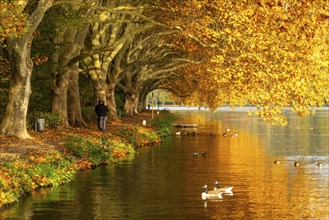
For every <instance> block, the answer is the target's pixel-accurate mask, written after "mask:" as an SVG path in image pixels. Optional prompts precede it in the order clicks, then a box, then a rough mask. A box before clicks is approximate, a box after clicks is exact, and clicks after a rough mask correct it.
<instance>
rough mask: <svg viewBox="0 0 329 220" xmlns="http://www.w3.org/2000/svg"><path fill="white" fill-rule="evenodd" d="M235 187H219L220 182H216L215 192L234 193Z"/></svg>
mask: <svg viewBox="0 0 329 220" xmlns="http://www.w3.org/2000/svg"><path fill="white" fill-rule="evenodd" d="M232 189H233V186H225V187H220V186H219V181H218V180H216V181H215V187H214V191H215V192H225V193H232Z"/></svg>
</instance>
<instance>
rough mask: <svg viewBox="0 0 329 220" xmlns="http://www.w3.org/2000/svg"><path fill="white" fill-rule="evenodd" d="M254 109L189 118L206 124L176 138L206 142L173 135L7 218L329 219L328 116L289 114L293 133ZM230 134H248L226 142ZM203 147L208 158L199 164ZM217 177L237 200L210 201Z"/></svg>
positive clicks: (30, 199) (46, 192) (185, 119)
mask: <svg viewBox="0 0 329 220" xmlns="http://www.w3.org/2000/svg"><path fill="white" fill-rule="evenodd" d="M244 110H245V109H244ZM244 110H241V111H239V110H238V111H230V110H225V111H224V110H220V111H217V112H215V113H210V112H208V111H179V112H178V114H180V115H181V119H180V121H179V123H197V124H198V125H199V127H198V128H197V129H193V128H185V129H183V128H182V129H176V131H179V130H180V131H181V132H182V133H189V134H191V133H192V132H195V133H196V136H193V135H180V136H176V135H173V136H172V137H169V138H166V139H164V140H163V142H162V144H161V145H159V146H152V147H148V148H144V149H140V150H138V151H137V152H136V154H134V155H130V156H129V157H127V158H125V160H122V161H119V162H118V163H116V164H113V165H109V166H106V167H100V168H97V169H95V170H90V171H86V172H81V173H79V174H78V175H77V177H76V179H75V181H73V182H72V183H70V184H67V185H65V186H61V187H57V188H50V189H41V190H38V191H37V192H35V193H33V194H32V195H31V196H27V197H26V198H24V199H22V200H21V202H19V203H18V204H16V205H14V206H13V207H11V208H9V209H7V210H4V211H3V212H1V213H0V219H40V220H41V219H47V220H52V219H56V220H59V219H72V220H73V219H82V220H84V219H86V220H91V219H118V220H125V219H132V220H157V219H161V220H162V219H163V220H176V219H177V220H185V219H191V220H202V219H275V220H277V219H288V220H292V219H321V220H322V219H329V197H328V194H329V189H328V187H329V166H328V164H329V112H328V109H326V110H322V111H318V112H317V113H316V115H315V116H307V117H304V118H300V117H298V116H296V115H295V114H293V113H287V117H288V119H289V125H288V126H287V127H278V126H270V125H267V124H266V123H265V122H264V121H263V120H262V119H260V118H257V117H255V116H253V117H252V116H248V114H247V113H246V112H245V111H244ZM226 128H230V129H231V133H232V132H234V131H237V133H238V136H237V137H236V138H233V137H230V136H227V137H224V136H223V135H222V133H223V132H224V131H225V129H226ZM211 133H213V134H216V137H214V135H213V136H211V135H210V134H211ZM197 150H199V151H200V152H201V153H203V152H206V153H207V155H206V157H202V156H201V155H200V156H199V157H195V156H194V155H193V152H195V151H197ZM275 160H280V162H281V163H280V164H275V163H274V161H275ZM295 161H298V162H299V163H300V166H299V167H295V166H294V162H295ZM318 161H321V162H323V163H324V166H323V167H318V166H317V163H318ZM215 180H219V181H220V183H221V185H224V186H230V185H232V186H233V187H234V188H233V193H232V194H223V195H222V198H216V199H208V200H202V198H201V193H202V190H203V189H202V186H203V185H204V184H208V185H209V187H210V188H212V187H213V186H214V182H215Z"/></svg>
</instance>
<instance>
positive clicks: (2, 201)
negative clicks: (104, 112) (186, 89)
mask: <svg viewBox="0 0 329 220" xmlns="http://www.w3.org/2000/svg"><path fill="white" fill-rule="evenodd" d="M164 112H165V111H164ZM169 114H171V113H169ZM155 117H156V118H155V119H153V120H152V114H151V111H144V112H142V113H140V114H139V115H136V116H135V117H123V118H121V121H111V122H108V123H107V126H106V128H107V130H106V131H105V132H103V131H98V129H97V125H96V124H93V125H91V126H90V128H67V129H63V128H58V129H54V130H49V129H46V130H45V131H43V132H35V131H32V130H31V131H30V130H29V133H30V134H31V136H32V137H33V138H32V139H18V138H15V137H5V136H3V135H0V212H1V211H2V210H4V209H6V208H7V207H10V206H11V205H12V204H14V203H16V202H19V200H20V198H21V197H23V196H25V195H28V194H30V193H31V192H33V191H34V190H36V189H38V188H42V187H56V186H59V185H63V184H66V183H68V182H70V181H71V180H72V179H73V178H74V176H75V175H76V173H77V172H81V171H83V170H89V169H94V168H96V167H98V166H101V165H108V164H113V163H115V161H116V159H118V158H123V157H124V156H126V155H128V154H133V153H134V152H135V150H136V149H138V148H142V147H147V146H151V145H154V144H159V143H160V142H161V134H160V133H159V129H158V128H157V127H156V126H155V124H154V121H155V120H167V119H166V114H163V113H160V114H159V115H158V114H155ZM163 117H164V118H163ZM144 120H145V121H146V125H143V121H144ZM167 121H168V120H167Z"/></svg>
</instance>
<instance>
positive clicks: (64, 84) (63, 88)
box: [51, 73, 69, 127]
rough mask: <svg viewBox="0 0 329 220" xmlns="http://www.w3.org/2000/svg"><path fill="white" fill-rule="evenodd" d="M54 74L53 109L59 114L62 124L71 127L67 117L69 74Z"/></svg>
mask: <svg viewBox="0 0 329 220" xmlns="http://www.w3.org/2000/svg"><path fill="white" fill-rule="evenodd" d="M54 75H55V76H54V77H53V83H52V102H51V111H52V112H53V113H58V114H59V118H60V120H61V125H62V126H65V127H69V123H68V117H67V90H68V84H69V83H68V74H58V73H54Z"/></svg>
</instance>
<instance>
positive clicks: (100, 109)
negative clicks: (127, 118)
mask: <svg viewBox="0 0 329 220" xmlns="http://www.w3.org/2000/svg"><path fill="white" fill-rule="evenodd" d="M98 112H99V114H98V116H107V113H108V112H109V110H108V108H107V107H106V105H104V104H100V105H99V106H98ZM96 114H97V112H96Z"/></svg>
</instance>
